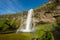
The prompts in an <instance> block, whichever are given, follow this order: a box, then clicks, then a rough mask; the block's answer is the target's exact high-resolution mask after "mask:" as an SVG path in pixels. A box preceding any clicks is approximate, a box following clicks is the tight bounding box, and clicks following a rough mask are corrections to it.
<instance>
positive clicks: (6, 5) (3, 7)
mask: <svg viewBox="0 0 60 40" xmlns="http://www.w3.org/2000/svg"><path fill="white" fill-rule="evenodd" d="M47 1H48V0H0V15H2V14H7V13H16V12H22V11H25V10H29V9H31V8H36V7H38V6H40V5H42V4H44V3H46V2H47Z"/></svg>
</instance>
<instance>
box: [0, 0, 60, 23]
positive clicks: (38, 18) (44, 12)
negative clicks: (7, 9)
mask: <svg viewBox="0 0 60 40" xmlns="http://www.w3.org/2000/svg"><path fill="white" fill-rule="evenodd" d="M59 4H60V1H59V0H50V1H49V2H47V3H46V4H44V5H42V6H40V7H37V8H35V9H34V16H33V19H34V22H35V23H53V22H55V21H56V19H55V18H54V17H53V16H58V15H60V5H59ZM21 17H23V18H24V19H26V17H27V11H24V12H21V13H17V14H11V15H9V14H7V15H3V16H0V20H1V19H9V20H12V19H14V18H15V19H16V20H17V19H21Z"/></svg>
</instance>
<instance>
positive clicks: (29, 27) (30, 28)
mask: <svg viewBox="0 0 60 40" xmlns="http://www.w3.org/2000/svg"><path fill="white" fill-rule="evenodd" d="M32 16H33V9H30V10H29V11H28V15H27V19H26V23H25V29H21V28H19V29H18V30H17V32H34V31H35V28H34V27H33V26H32V24H33V23H32V19H33V17H32ZM33 25H34V24H33Z"/></svg>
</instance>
